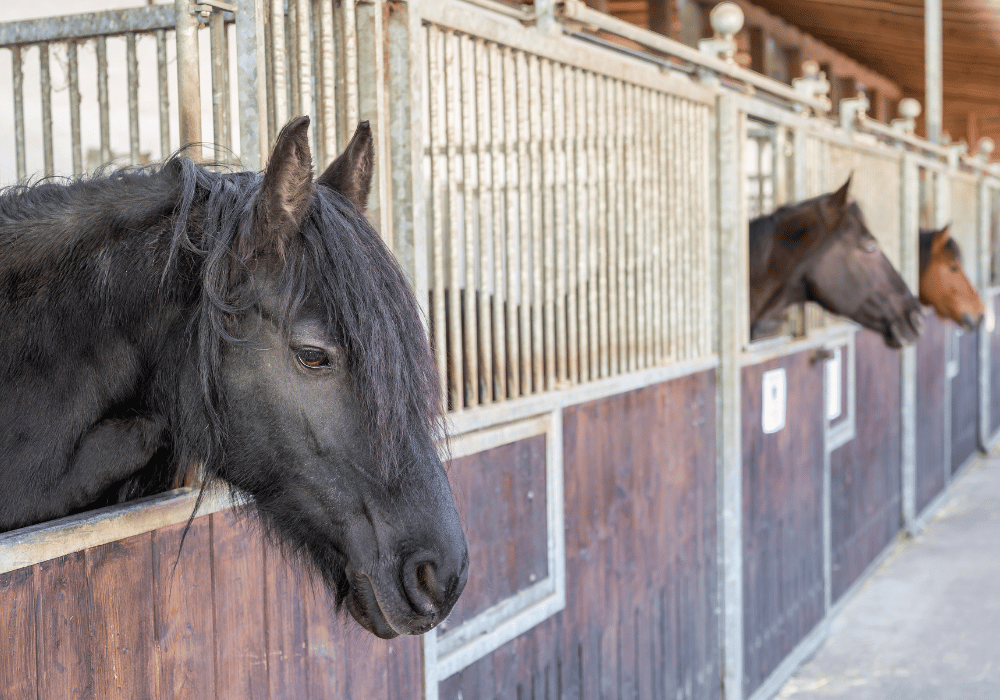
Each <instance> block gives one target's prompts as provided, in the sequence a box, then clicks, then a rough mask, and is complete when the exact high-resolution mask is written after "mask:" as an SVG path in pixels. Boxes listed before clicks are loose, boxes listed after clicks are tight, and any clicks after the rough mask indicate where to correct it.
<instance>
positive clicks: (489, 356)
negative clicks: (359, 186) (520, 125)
mask: <svg viewBox="0 0 1000 700" xmlns="http://www.w3.org/2000/svg"><path fill="white" fill-rule="evenodd" d="M470 54H471V55H470V58H471V59H472V61H473V62H474V67H473V66H469V68H468V70H470V71H473V72H474V75H473V80H474V85H473V87H471V88H470V89H471V90H472V94H474V95H475V117H473V116H472V115H471V114H470V116H469V120H470V121H474V122H475V123H474V124H470V125H469V126H470V135H469V138H470V139H473V138H474V139H475V141H476V163H475V165H476V166H477V167H478V172H477V173H476V177H477V183H476V184H477V187H476V189H475V190H472V191H470V197H469V200H470V202H471V201H477V202H479V217H478V221H477V222H476V225H477V231H478V234H479V235H478V245H479V258H478V260H477V263H478V266H479V274H478V277H479V287H478V288H477V294H478V296H479V300H478V301H479V303H478V310H477V313H478V316H479V319H478V320H479V340H478V343H479V353H480V365H479V377H480V380H479V381H480V386H481V387H482V388H481V390H480V392H479V402H480V403H482V404H490V403H493V399H494V393H495V389H494V381H496V377H497V374H496V372H495V371H494V357H493V355H494V348H493V313H492V309H491V306H493V305H495V304H496V295H497V290H496V286H495V284H494V281H495V274H496V269H497V261H496V259H495V258H494V255H493V253H494V249H493V245H494V239H493V225H494V223H493V219H494V214H493V203H494V200H493V195H494V192H495V190H494V186H493V180H492V173H493V163H492V160H493V158H495V157H496V155H495V152H494V150H493V149H492V147H491V144H490V134H491V130H492V116H493V113H492V110H491V109H490V96H491V90H490V72H489V68H490V65H489V48H488V47H487V45H486V42H484V41H479V40H477V41H475V42H474V43H473V46H472V51H471V52H470ZM470 112H471V110H470ZM470 209H471V207H470Z"/></svg>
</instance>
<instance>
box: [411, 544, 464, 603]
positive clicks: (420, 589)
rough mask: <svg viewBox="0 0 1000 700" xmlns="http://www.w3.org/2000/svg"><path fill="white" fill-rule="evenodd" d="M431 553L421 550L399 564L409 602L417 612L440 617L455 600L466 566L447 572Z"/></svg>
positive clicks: (446, 568)
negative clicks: (401, 565) (401, 564)
mask: <svg viewBox="0 0 1000 700" xmlns="http://www.w3.org/2000/svg"><path fill="white" fill-rule="evenodd" d="M449 568H450V567H448V566H447V565H441V564H440V563H439V562H438V561H437V560H436V558H435V557H434V556H432V555H429V554H428V553H427V552H422V553H420V554H416V555H414V556H411V557H410V558H409V559H408V560H407V561H406V563H404V564H403V572H402V573H403V586H404V590H405V591H406V597H407V598H408V599H409V601H410V605H411V606H412V607H413V609H414V610H415V611H416V612H417V613H418V614H420V615H424V616H427V617H434V618H438V619H441V618H443V617H444V616H445V615H447V614H448V613H449V612H451V608H452V606H453V605H454V604H455V601H456V600H457V599H458V595H459V593H461V591H462V588H463V586H462V583H464V573H465V570H466V567H465V566H464V565H463V567H462V570H461V571H449V570H448V569H449Z"/></svg>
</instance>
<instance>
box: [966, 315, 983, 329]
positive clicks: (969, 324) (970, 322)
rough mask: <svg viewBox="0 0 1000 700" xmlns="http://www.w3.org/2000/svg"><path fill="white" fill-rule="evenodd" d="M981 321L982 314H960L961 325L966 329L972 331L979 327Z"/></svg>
mask: <svg viewBox="0 0 1000 700" xmlns="http://www.w3.org/2000/svg"><path fill="white" fill-rule="evenodd" d="M982 322H983V315H982V314H970V313H968V312H966V313H964V314H962V325H963V326H964V327H965V330H967V331H974V330H975V329H977V328H979V324H980V323H982Z"/></svg>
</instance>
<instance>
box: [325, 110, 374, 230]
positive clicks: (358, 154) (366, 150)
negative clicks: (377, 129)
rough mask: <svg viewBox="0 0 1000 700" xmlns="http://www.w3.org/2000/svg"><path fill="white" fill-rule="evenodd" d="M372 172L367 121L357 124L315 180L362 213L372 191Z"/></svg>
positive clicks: (372, 160)
mask: <svg viewBox="0 0 1000 700" xmlns="http://www.w3.org/2000/svg"><path fill="white" fill-rule="evenodd" d="M374 171H375V144H374V142H373V140H372V130H371V127H370V126H369V124H368V122H366V121H365V122H361V123H360V124H358V128H357V130H356V131H355V132H354V137H353V138H352V139H351V142H350V143H349V144H347V148H346V149H344V152H343V153H341V154H340V155H339V156H337V158H336V160H334V161H333V162H332V163H330V167H329V168H327V169H326V170H325V171H324V172H323V174H322V175H320V176H319V180H318V182H319V183H320V184H321V185H326V186H327V187H329V188H330V189H332V190H336V191H337V192H340V193H341V194H342V195H344V196H345V197H347V198H348V199H349V200H351V202H352V203H353V204H354V206H356V207H357V208H358V211H360V212H364V211H365V210H366V209H368V195H369V194H371V191H372V175H373V174H374Z"/></svg>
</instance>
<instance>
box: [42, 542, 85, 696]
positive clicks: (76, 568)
mask: <svg viewBox="0 0 1000 700" xmlns="http://www.w3.org/2000/svg"><path fill="white" fill-rule="evenodd" d="M37 620H38V627H37V629H36V633H35V634H36V638H37V640H38V697H40V698H85V697H92V696H93V693H94V665H93V647H94V644H93V642H92V641H91V639H90V591H89V589H88V587H87V558H86V553H85V552H74V553H73V554H69V555H67V556H64V557H60V558H59V559H53V560H50V561H47V562H43V563H41V564H39V565H38V618H37Z"/></svg>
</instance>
